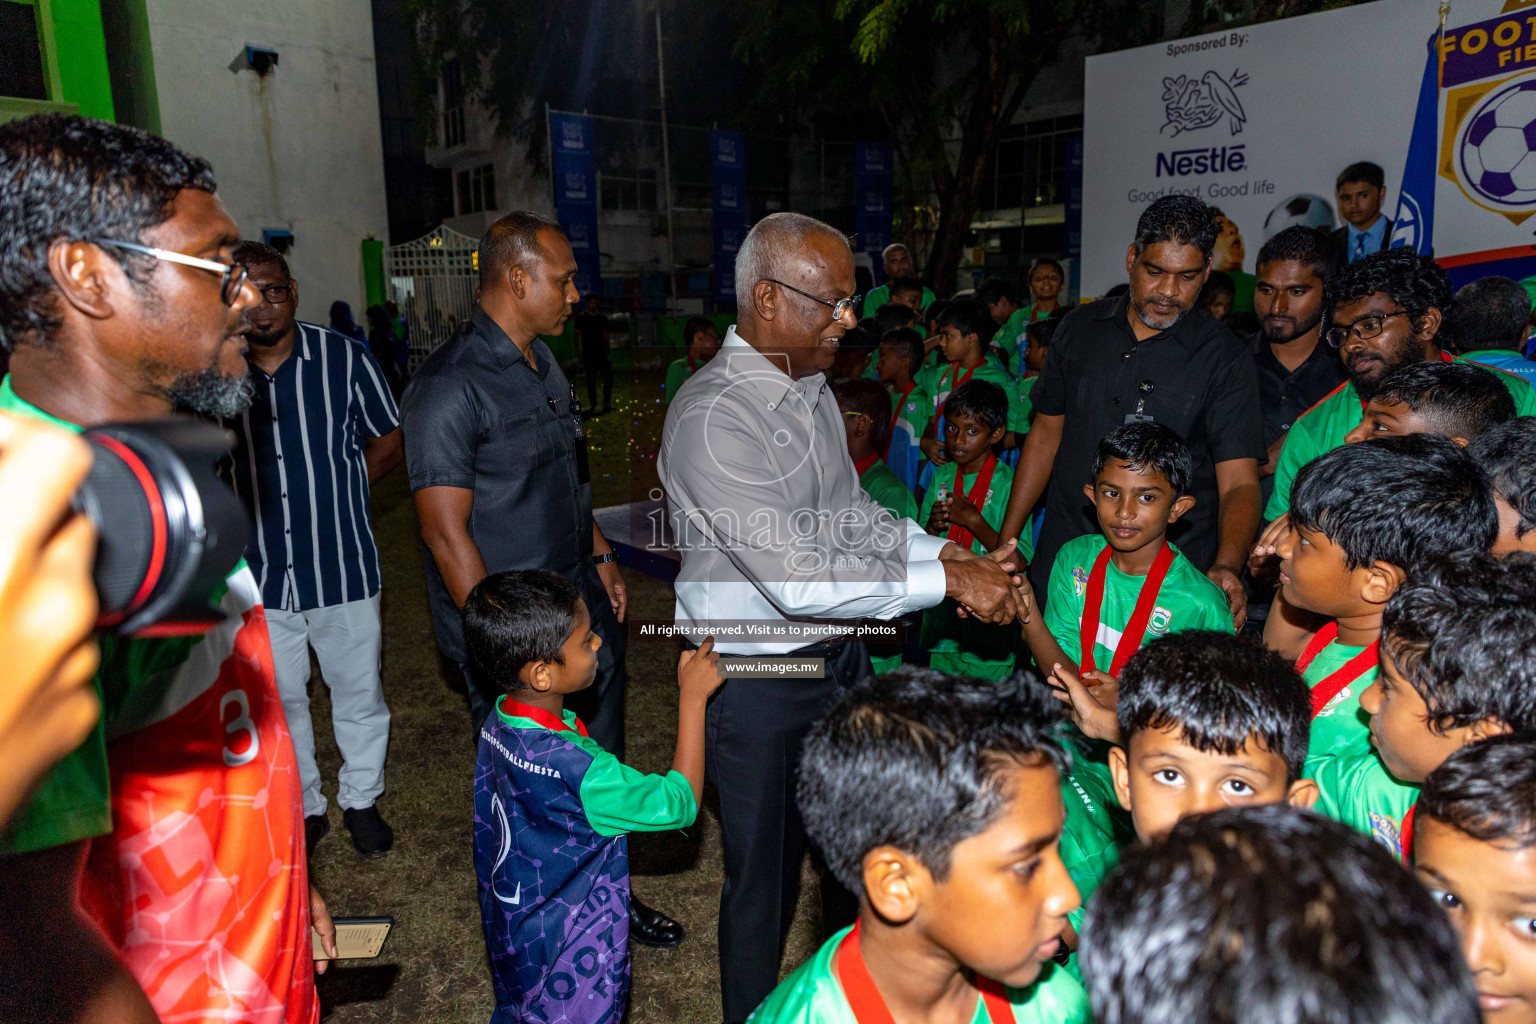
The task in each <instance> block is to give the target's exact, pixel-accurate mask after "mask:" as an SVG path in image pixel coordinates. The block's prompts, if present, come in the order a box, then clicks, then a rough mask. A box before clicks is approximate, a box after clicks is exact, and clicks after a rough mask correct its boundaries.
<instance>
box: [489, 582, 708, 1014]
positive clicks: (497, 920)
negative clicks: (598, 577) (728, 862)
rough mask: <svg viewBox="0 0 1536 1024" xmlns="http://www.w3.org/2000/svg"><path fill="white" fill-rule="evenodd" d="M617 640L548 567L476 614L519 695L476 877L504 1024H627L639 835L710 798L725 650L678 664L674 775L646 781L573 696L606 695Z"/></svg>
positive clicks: (496, 721) (497, 761)
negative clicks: (710, 726)
mask: <svg viewBox="0 0 1536 1024" xmlns="http://www.w3.org/2000/svg"><path fill="white" fill-rule="evenodd" d="M602 642H603V641H602V638H601V637H599V636H598V635H597V634H596V633H594V632H593V631H592V620H591V616H590V614H589V613H588V611H587V606H586V603H585V602H584V601H583V600H582V599H581V595H580V593H579V592H578V591H577V589H576V587H575V586H574V585H573V584H572V583H570V582H569V581H568V580H566V579H565V578H564V577H562V576H560V575H558V574H556V573H553V572H550V571H548V570H546V569H529V570H514V571H508V572H498V573H492V574H491V575H489V576H487V577H486V578H485V579H483V580H481V581H480V582H479V583H478V584H476V585H475V588H474V589H473V590H471V591H470V592H469V596H468V598H466V599H465V602H464V645H465V648H466V650H467V652H468V655H469V659H470V661H471V663H472V664H473V665H474V667H475V669H476V670H477V671H478V672H479V673H481V676H482V678H484V679H489V680H495V681H496V682H497V683H498V684H499V685H501V686H502V687H503V688H504V689H505V690H506V695H505V696H503V697H501V698H499V699H498V700H497V702H496V707H495V713H494V714H493V715H491V717H490V718H488V719H487V720H486V722H485V725H484V726H482V727H481V731H480V752H479V755H478V757H477V758H476V761H475V831H474V851H475V873H476V875H477V876H478V877H479V881H480V921H481V925H482V926H483V928H484V930H485V946H486V952H487V953H488V954H489V957H490V962H491V979H492V983H493V987H494V989H495V993H496V1009H495V1012H494V1013H493V1014H492V1017H491V1020H492V1022H493V1024H514V1022H520V1021H525V1020H532V1019H539V1020H564V1021H570V1022H572V1024H577V1022H590V1024H598V1022H601V1021H611V1020H618V1019H619V1018H621V1017H622V1016H623V1015H624V1008H625V1005H626V1002H627V1000H628V995H629V900H630V896H629V847H628V844H627V842H626V840H625V836H626V834H627V833H629V832H633V831H660V830H666V829H674V828H684V827H686V826H688V825H691V824H693V821H694V818H695V816H696V815H697V814H698V805H699V799H700V793H701V789H702V787H703V784H704V705H705V701H706V700H707V699H708V698H709V695H710V694H711V693H713V692H714V691H715V690H716V689H718V688H719V686H720V683H721V678H720V674H719V669H718V662H719V656H718V655H716V654H715V653H714V651H713V647H714V644H713V638H709V639H706V640H705V641H704V643H703V644H702V645H700V647H699V648H698V650H695V651H684V652H683V654H682V657H681V658H680V659H679V661H678V667H677V677H678V687H679V690H680V691H681V692H680V698H679V703H678V731H677V747H676V752H675V754H674V755H673V758H672V770H671V771H670V772H668V773H667V774H666V775H664V776H663V775H645V774H642V773H641V772H638V771H636V770H635V769H633V768H630V767H628V766H626V765H624V764H621V763H620V762H619V759H618V758H616V757H614V756H613V755H612V754H610V753H609V752H607V751H606V750H604V749H603V748H602V747H600V746H598V745H597V743H596V742H595V741H594V740H592V739H590V738H588V737H587V730H586V726H584V725H583V724H582V722H581V719H579V718H577V717H576V715H575V714H574V713H572V712H569V711H566V710H564V697H565V695H566V694H568V693H575V692H577V691H579V690H582V689H585V688H586V687H588V686H591V685H592V681H593V679H594V678H595V677H596V675H597V650H598V648H599V647H601V646H602Z"/></svg>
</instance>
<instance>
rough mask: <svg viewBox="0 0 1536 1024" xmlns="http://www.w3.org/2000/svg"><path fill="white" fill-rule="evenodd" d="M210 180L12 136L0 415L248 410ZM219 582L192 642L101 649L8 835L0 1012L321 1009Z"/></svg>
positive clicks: (274, 765) (178, 166)
mask: <svg viewBox="0 0 1536 1024" xmlns="http://www.w3.org/2000/svg"><path fill="white" fill-rule="evenodd" d="M214 187H215V186H214V180H213V176H212V173H211V171H210V169H209V166H208V164H207V162H206V161H204V160H201V159H199V158H196V157H192V156H189V155H187V154H186V153H183V152H182V151H180V150H179V149H177V148H176V147H175V146H173V145H172V144H171V143H169V142H166V141H165V140H163V139H160V138H156V137H154V136H151V135H148V134H146V133H144V132H141V131H138V130H136V129H132V128H126V127H121V126H117V125H111V124H106V123H103V122H99V121H93V120H90V119H87V118H82V117H74V116H62V115H39V116H34V117H30V118H26V119H24V120H19V121H13V122H10V123H8V124H4V125H0V333H3V336H4V343H5V346H6V348H7V349H8V350H9V351H10V354H11V362H10V376H8V377H7V378H6V379H5V380H4V382H3V383H0V410H3V411H6V412H10V413H13V414H16V415H18V416H23V417H30V418H32V419H36V420H45V421H50V422H52V423H54V424H56V425H58V426H61V427H64V428H67V429H70V430H74V431H79V430H81V429H84V428H88V427H91V426H93V425H95V424H100V423H104V422H108V421H121V420H137V419H146V418H153V417H163V416H166V415H167V414H169V413H170V412H171V411H172V410H173V409H175V408H177V407H182V408H185V409H189V410H191V411H195V412H200V413H203V414H206V415H223V416H230V415H233V414H235V413H237V412H239V411H240V409H241V408H243V406H244V405H245V403H246V402H247V401H248V400H249V393H250V392H249V384H248V383H247V379H246V361H245V356H244V349H245V339H244V333H245V330H246V324H245V319H244V311H245V310H246V309H247V308H248V307H250V306H251V305H253V304H254V303H255V301H256V294H255V291H254V289H252V288H251V287H250V285H249V284H248V283H247V282H246V279H245V273H244V271H243V270H242V269H241V268H240V267H238V266H235V265H234V264H233V263H232V262H231V258H230V257H231V252H232V250H233V248H234V246H235V245H236V244H238V242H239V240H240V236H239V232H238V230H237V228H236V226H235V224H234V222H233V221H232V220H231V219H230V217H229V214H228V213H227V212H226V211H225V209H224V206H223V204H222V203H221V202H220V201H219V199H218V198H217V197H216V196H215V195H214ZM113 525H114V526H117V525H118V524H115V523H114V524H113ZM222 590H223V592H222V594H221V595H220V600H219V606H218V612H219V613H220V614H221V616H222V618H221V619H220V621H218V622H217V623H216V624H215V625H213V627H212V628H211V629H209V630H207V631H206V632H203V633H201V634H200V635H195V636H189V635H176V634H171V635H162V636H161V637H157V638H153V639H151V638H146V637H143V636H133V637H118V636H103V637H102V638H101V639H100V641H99V643H100V648H101V665H100V668H99V670H98V671H97V673H96V677H95V685H96V689H97V691H98V693H99V695H100V697H101V700H102V706H103V708H104V713H103V715H102V720H101V723H100V724H99V725H97V726H96V728H95V729H94V730H92V731H91V733H90V734H89V735H88V736H87V738H86V740H85V742H84V743H83V744H81V745H80V746H79V747H78V748H76V749H75V750H74V751H73V752H71V753H70V754H69V755H68V756H67V757H65V758H64V760H63V761H61V762H60V763H59V764H58V766H57V767H55V768H54V769H53V771H52V772H50V773H49V774H48V776H47V777H46V778H45V779H44V780H43V781H42V782H41V783H40V784H39V785H38V786H37V788H36V789H35V790H34V791H33V793H32V796H31V798H30V799H29V801H28V802H27V803H26V805H25V806H24V807H22V808H21V810H20V811H19V812H18V813H17V814H16V815H15V816H14V817H13V818H12V820H11V821H10V822H9V824H8V825H7V827H6V829H5V831H4V833H3V834H0V1019H5V1020H28V1021H35V1020H80V1019H93V1020H112V1021H125V1020H133V1021H139V1020H143V1021H148V1020H154V1019H155V1014H156V1013H158V1014H160V1015H162V1016H164V1017H166V1018H178V1019H180V1018H185V1019H196V1018H201V1017H204V1016H212V1015H215V1014H216V1015H218V1016H221V1017H225V1018H234V1017H240V1018H242V1019H254V1018H261V1019H266V1020H272V1019H282V1020H285V1021H288V1022H292V1024H309V1022H312V1021H314V1020H316V1019H318V1013H319V1006H318V1001H317V999H316V996H315V988H314V968H313V965H312V963H311V960H310V936H309V928H310V919H311V899H312V895H311V893H310V890H309V886H308V879H307V874H306V864H305V858H304V847H303V837H302V829H301V822H302V812H301V810H300V803H299V783H298V771H297V766H296V763H295V759H294V754H293V746H292V743H291V742H290V740H289V736H288V730H287V726H286V723H285V721H284V718H283V714H282V704H281V701H280V699H279V697H278V693H277V690H276V687H275V683H274V680H273V672H272V657H271V648H270V644H269V642H268V637H267V628H266V621H265V618H264V616H263V613H262V609H261V603H260V594H259V592H258V590H257V587H256V584H255V581H254V579H253V578H252V576H251V573H250V571H249V569H247V568H246V567H245V566H244V565H243V564H241V565H239V566H238V567H237V568H236V569H235V571H234V572H233V573H231V574H229V576H228V578H227V580H226V581H225V586H224V587H223V588H222ZM30 639H31V643H32V644H34V645H36V644H38V640H37V638H30ZM27 646H28V645H27V644H26V643H23V642H20V641H18V643H17V644H16V645H15V646H13V647H11V648H9V650H11V651H13V652H14V651H17V650H22V649H27ZM0 756H4V757H9V756H10V754H9V751H6V752H5V753H4V754H3V755H0ZM88 847H89V851H90V858H89V862H88V863H87V864H86V866H85V870H84V872H83V874H82V871H81V867H82V863H83V862H84V861H85V858H86V851H87V848H88ZM82 907H83V908H85V909H86V910H87V912H88V913H90V915H91V916H92V917H93V918H94V919H95V923H96V925H98V926H99V927H100V929H101V932H98V931H97V930H96V929H95V928H93V927H92V925H91V924H90V923H88V922H87V921H86V920H85V919H84V917H83V916H82V914H81V910H80V908H82ZM314 909H315V912H316V918H317V923H320V924H321V925H322V928H324V927H325V926H327V925H328V919H327V918H326V917H325V916H324V909H323V904H318V905H317V906H315V908H314ZM102 932H104V933H105V935H106V936H107V937H108V938H109V939H111V940H113V941H114V942H115V943H116V944H117V945H118V946H119V952H118V954H117V955H118V956H121V957H122V961H123V962H126V964H127V967H128V969H129V970H130V971H131V972H132V975H133V977H131V978H130V977H129V976H128V975H127V974H125V973H124V971H123V962H120V961H119V960H118V959H117V957H116V956H114V955H113V952H112V951H111V950H110V949H108V947H107V946H106V945H105V944H104V943H103V942H102ZM130 935H132V936H133V941H132V942H131V943H129V942H127V941H126V940H127V938H128V936H130ZM61 967H62V968H64V969H66V970H67V971H68V973H69V976H70V983H69V984H68V985H61V984H60V983H59V982H60V970H61ZM135 981H137V984H135V983H134V982H135ZM141 988H142V991H141ZM146 994H147V996H148V997H149V998H148V1002H146V1000H145V995H146Z"/></svg>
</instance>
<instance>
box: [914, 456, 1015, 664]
mask: <svg viewBox="0 0 1536 1024" xmlns="http://www.w3.org/2000/svg"><path fill="white" fill-rule="evenodd" d="M956 469H957V467H956V465H955V464H954V463H953V462H946V463H945V464H944V465H942V466H940V467H938V469H937V470H936V471H935V473H934V476H933V483H932V484H931V485H930V486H929V488H928V489H927V490H926V491H925V492H924V493H923V503H922V507H921V508H920V509H919V512H918V519H917V521H918V523H919V524H920V525H922V526H923V527H924V528H927V526H928V517H929V516H930V515H931V514H932V513H933V506H934V503H935V502H936V501H937V500H938V498H939V495H940V494H953V493H954V492H955V491H956V490H957V488H956V486H955V473H956ZM980 475H981V473H980V471H979V470H978V471H977V472H975V473H969V474H966V475H965V476H964V477H962V478H961V483H960V487H959V488H958V489H960V490H963V491H964V492H965V493H966V494H969V493H970V491H971V488H973V487H975V486H976V483H977V480H978V478H979V477H980ZM1012 487H1013V470H1012V469H1011V468H1009V466H1008V464H1007V463H1006V462H1002V461H1000V460H994V461H993V470H992V480H991V482H990V483H989V484H988V485H987V493H986V494H985V495H984V496H983V500H981V501H980V502H977V508H979V509H980V510H981V518H982V519H983V520H985V521H986V523H987V525H988V526H990V527H992V528H993V529H994V530H996V529H999V528H1000V527H1001V525H1002V522H1003V516H1004V514H1005V513H1007V511H1008V492H1009V491H1010V490H1011V489H1012ZM1025 540H1026V538H1025V537H1020V538H1019V548H1020V550H1024V549H1025V548H1026V546H1027V545H1026V544H1025ZM971 550H972V551H974V552H975V553H976V554H978V555H984V554H986V553H987V548H986V546H985V545H984V544H982V543H981V541H979V540H976V539H974V538H973V539H972V540H971ZM1031 550H1032V549H1031ZM1029 554H1030V551H1028V550H1025V551H1024V557H1025V558H1028V557H1029ZM955 608H956V604H955V602H954V600H953V599H951V598H945V599H944V601H943V602H942V603H940V604H938V605H937V606H935V607H933V608H929V609H928V610H927V611H925V612H923V637H922V642H923V649H924V650H926V651H929V652H931V653H932V655H933V657H932V659H931V662H930V663H931V665H932V667H933V668H936V669H938V670H939V671H941V672H950V673H954V674H957V675H970V676H975V677H976V678H978V679H1005V678H1007V677H1008V676H1009V675H1010V674H1011V673H1012V672H1013V664H1014V650H1015V648H1016V646H1017V645H1016V640H1017V637H1018V633H1017V631H1016V629H1015V628H1014V627H1012V626H999V625H994V624H992V623H989V622H980V621H978V620H977V619H975V618H971V617H966V618H963V619H962V618H961V617H960V616H959V615H957V614H955Z"/></svg>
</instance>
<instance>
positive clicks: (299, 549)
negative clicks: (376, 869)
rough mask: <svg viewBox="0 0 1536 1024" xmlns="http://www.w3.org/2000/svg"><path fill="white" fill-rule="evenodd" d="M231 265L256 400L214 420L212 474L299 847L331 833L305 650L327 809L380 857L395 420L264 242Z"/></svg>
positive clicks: (377, 373) (383, 387)
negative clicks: (220, 457)
mask: <svg viewBox="0 0 1536 1024" xmlns="http://www.w3.org/2000/svg"><path fill="white" fill-rule="evenodd" d="M234 259H235V262H237V263H239V264H240V266H242V267H244V268H245V271H246V273H247V274H248V275H249V276H250V281H251V284H252V285H254V286H255V287H256V291H257V292H258V293H259V295H260V297H261V301H260V302H258V303H257V304H256V305H254V306H252V307H251V308H250V310H249V311H248V312H247V313H246V319H247V320H248V321H249V322H250V330H249V331H248V332H247V333H246V340H247V341H248V342H250V350H249V352H248V356H249V359H250V363H251V375H250V380H251V385H252V390H253V391H254V397H253V398H252V401H251V405H250V408H248V409H246V410H245V412H244V413H243V414H241V415H240V416H238V417H233V418H230V419H226V420H224V421H223V425H224V426H225V427H227V428H229V429H230V430H232V431H233V432H234V434H235V450H234V452H233V454H232V456H231V457H230V459H229V460H228V461H227V462H226V463H225V464H224V465H223V466H222V467H221V469H222V470H223V472H224V474H225V476H226V477H227V478H228V480H229V482H230V484H231V485H232V486H233V487H234V489H235V493H236V494H238V495H239V496H240V500H241V501H243V502H244V503H245V505H246V507H247V508H248V509H249V510H250V512H251V519H252V523H253V524H254V526H255V530H254V531H253V533H252V536H251V539H250V542H249V543H248V544H247V546H246V553H245V558H246V561H247V562H248V563H249V564H250V567H251V572H253V573H254V574H255V575H256V582H257V583H258V584H260V586H261V601H262V604H263V605H264V606H265V607H266V612H267V630H268V631H269V632H270V633H271V634H272V664H273V668H274V669H275V670H276V672H277V689H278V692H279V693H281V694H282V695H283V709H284V710H285V711H286V712H287V715H288V728H289V730H290V731H291V732H292V733H293V749H294V753H295V754H297V755H298V758H299V781H300V783H302V784H303V787H304V840H305V847H306V848H307V849H308V851H309V852H310V853H314V850H315V844H316V843H318V842H319V841H320V838H321V837H322V836H324V835H325V834H326V833H327V832H328V831H330V828H331V825H330V820H329V819H328V818H327V817H326V816H325V807H326V801H325V794H324V793H322V792H321V790H320V770H319V768H318V767H317V766H316V765H315V731H314V726H313V724H312V723H311V721H310V717H309V649H310V647H311V646H313V647H314V649H315V657H316V659H317V660H318V661H319V663H320V672H321V674H322V676H323V677H324V679H325V684H326V686H327V687H329V688H330V691H331V727H332V729H333V730H334V731H335V734H336V746H337V748H338V749H340V751H341V758H342V765H341V773H340V775H339V777H338V781H339V789H338V792H337V794H336V802H337V803H338V804H340V805H341V820H342V822H343V823H344V824H345V825H346V826H347V831H348V832H350V833H351V835H352V845H353V846H354V847H356V848H357V852H358V853H360V854H362V855H363V856H364V857H370V858H371V857H382V856H384V855H385V854H386V853H388V852H389V850H390V847H392V846H393V845H394V841H395V834H394V832H393V831H392V830H391V829H390V827H389V824H388V823H387V822H386V821H385V820H384V818H383V816H381V815H380V814H379V810H378V808H377V807H376V806H375V801H376V800H377V799H378V798H379V796H380V795H382V794H383V792H384V753H385V751H386V749H387V748H388V747H389V708H388V707H387V706H386V705H385V704H384V688H383V685H382V684H381V682H380V680H379V654H380V651H381V649H382V636H381V632H380V627H379V587H380V584H381V582H382V576H381V573H380V569H379V551H378V548H377V547H376V546H375V545H374V541H373V526H372V524H371V523H370V522H369V519H368V489H369V486H370V485H371V484H374V483H376V482H377V481H378V480H379V479H380V478H381V477H383V476H384V474H385V473H388V472H389V471H390V470H391V469H393V468H395V467H396V466H398V465H399V464H400V461H401V460H402V459H403V458H405V445H404V442H403V441H402V440H401V438H400V415H399V413H398V412H397V411H396V409H395V400H394V396H393V395H391V394H390V390H389V385H388V384H387V383H386V381H385V377H384V371H383V370H382V369H380V367H379V365H378V364H377V363H376V362H374V359H373V356H372V355H370V354H369V352H368V346H367V345H365V344H363V343H362V342H360V341H358V340H357V339H356V338H350V337H348V336H347V335H345V334H341V333H339V332H337V331H333V330H331V329H329V328H327V327H322V326H320V325H319V324H311V323H304V322H302V321H300V320H299V319H298V318H297V313H298V308H299V285H298V282H297V281H295V280H294V279H293V277H292V276H291V275H290V274H289V272H288V261H287V260H285V259H283V256H282V254H281V253H279V252H278V251H277V250H276V249H273V248H272V247H271V246H267V245H263V244H261V243H260V242H242V243H241V244H240V246H239V248H237V249H236V250H235V253H234Z"/></svg>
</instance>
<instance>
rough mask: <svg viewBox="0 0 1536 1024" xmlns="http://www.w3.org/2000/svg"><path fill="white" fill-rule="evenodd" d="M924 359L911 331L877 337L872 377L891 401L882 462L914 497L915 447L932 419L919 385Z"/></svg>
mask: <svg viewBox="0 0 1536 1024" xmlns="http://www.w3.org/2000/svg"><path fill="white" fill-rule="evenodd" d="M923 355H924V353H923V339H922V336H921V335H919V334H918V333H917V332H916V331H915V330H913V329H912V328H910V327H899V328H897V329H896V330H894V331H888V332H887V333H885V334H883V335H881V336H880V359H879V361H878V362H876V363H875V374H876V376H877V377H878V378H879V380H880V383H881V384H884V385H885V386H886V387H887V388H888V389H889V390H890V398H891V416H892V420H891V437H890V441H889V442H888V443H887V444H886V449H885V462H886V465H888V466H890V467H891V472H893V473H895V474H896V477H897V479H899V480H900V481H901V482H902V485H903V486H905V487H906V488H907V490H909V491H912V492H913V493H914V494H915V493H916V492H917V486H918V477H919V475H920V474H921V473H922V467H923V450H922V448H920V447H919V446H918V444H919V442H920V440H921V439H922V436H923V430H924V428H926V427H927V426H928V418H929V417H930V416H932V415H933V399H932V397H930V396H929V394H928V392H927V391H926V390H925V389H924V388H923V385H922V384H921V383H920V382H919V381H918V374H920V373H921V372H922V369H923Z"/></svg>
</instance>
